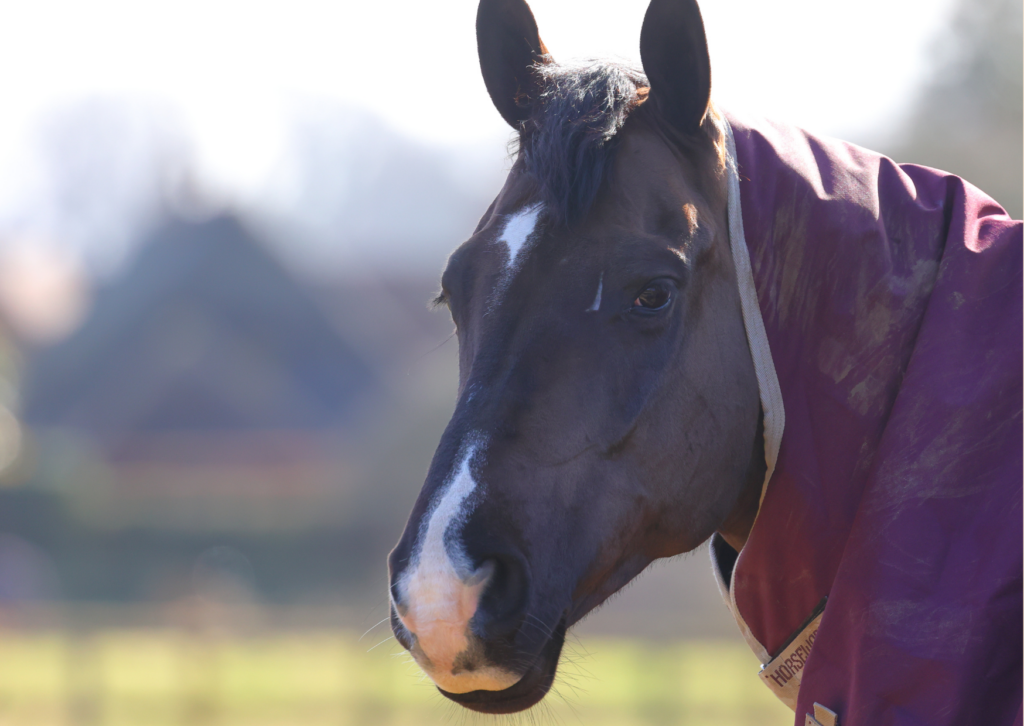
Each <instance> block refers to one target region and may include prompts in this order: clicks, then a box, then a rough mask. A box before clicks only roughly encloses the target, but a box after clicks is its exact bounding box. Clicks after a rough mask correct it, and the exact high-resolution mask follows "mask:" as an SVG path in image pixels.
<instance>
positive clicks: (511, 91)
mask: <svg viewBox="0 0 1024 726" xmlns="http://www.w3.org/2000/svg"><path fill="white" fill-rule="evenodd" d="M476 44H477V51H478V53H479V55H480V70H481V71H483V75H484V84H485V85H486V86H487V92H488V93H489V94H491V100H492V101H494V105H495V106H496V107H497V109H498V113H500V114H501V116H502V118H504V119H505V121H507V122H508V123H509V125H510V126H512V127H513V128H515V129H518V128H519V125H520V124H521V123H522V122H523V121H525V120H526V119H527V118H528V117H529V115H530V106H531V104H532V103H533V102H534V101H536V99H537V93H538V90H539V84H538V80H537V78H536V74H535V73H534V71H533V69H532V66H533V64H534V63H538V62H541V63H543V62H546V60H547V59H546V58H545V56H546V55H547V52H548V49H547V48H545V47H544V43H543V42H542V41H541V39H540V35H539V34H538V33H537V21H535V20H534V19H533V13H532V12H530V6H529V5H527V4H526V2H525V1H524V0H480V7H479V8H478V9H477V13H476Z"/></svg>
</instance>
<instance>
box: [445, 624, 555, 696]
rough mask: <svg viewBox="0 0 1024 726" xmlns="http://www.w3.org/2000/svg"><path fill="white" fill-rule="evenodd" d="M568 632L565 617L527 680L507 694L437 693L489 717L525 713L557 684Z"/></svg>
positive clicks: (508, 690) (537, 659)
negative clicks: (555, 682)
mask: <svg viewBox="0 0 1024 726" xmlns="http://www.w3.org/2000/svg"><path fill="white" fill-rule="evenodd" d="M565 631H566V618H565V616H563V617H562V619H561V620H560V621H559V622H558V626H557V627H556V628H555V631H554V633H552V635H551V637H550V638H549V639H548V641H547V643H545V644H544V647H543V648H542V649H541V652H540V654H539V655H538V656H537V658H536V660H535V661H534V663H533V664H532V665H531V666H530V667H529V668H528V669H527V671H526V673H524V674H523V677H522V678H520V679H519V680H518V681H516V683H515V685H512V686H509V687H508V688H506V689H505V690H503V691H469V692H468V693H449V692H448V691H445V690H443V689H441V688H438V689H437V690H439V691H441V693H442V694H443V695H444V696H445V697H446V698H449V699H451V700H452V701H454V702H455V703H457V704H459V705H460V706H463V707H465V708H468V709H469V710H471V711H478V712H480V713H489V714H503V713H517V712H519V711H525V710H526V709H528V708H530V707H531V706H533V705H535V704H537V703H538V702H539V701H540V700H541V699H542V698H544V696H546V695H547V693H548V691H549V690H551V684H552V683H554V681H555V671H557V670H558V658H559V656H560V655H561V654H562V646H563V645H564V644H565Z"/></svg>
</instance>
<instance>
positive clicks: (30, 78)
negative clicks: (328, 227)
mask: <svg viewBox="0 0 1024 726" xmlns="http://www.w3.org/2000/svg"><path fill="white" fill-rule="evenodd" d="M646 4H647V3H646V0H535V2H533V3H532V6H533V9H534V14H535V15H536V17H537V20H538V24H539V26H540V32H541V36H542V37H543V38H544V40H545V42H546V44H547V45H548V47H549V49H550V50H551V52H552V54H553V55H554V56H555V57H556V59H557V58H567V59H568V58H580V57H595V56H616V57H619V58H625V59H631V60H634V61H637V62H639V50H638V45H639V35H640V26H641V22H642V19H643V13H644V10H645V8H646ZM475 6H476V2H475V0H444V2H425V1H424V0H393V1H392V2H369V1H363V2H353V1H352V0H343V1H340V2H339V1H337V0H336V1H335V2H314V1H311V0H305V1H304V0H287V1H286V2H285V1H281V0H276V1H262V2H257V1H254V0H249V1H247V2H232V1H228V0H174V1H173V2H155V1H147V2H139V1H138V0H132V1H130V2H113V1H109V0H108V1H99V2H83V1H82V0H74V1H72V2H52V1H51V2H47V1H45V0H32V2H5V3H2V4H0V68H3V69H4V72H3V73H2V74H0V107H2V108H3V109H4V111H3V113H2V114H0V177H2V176H4V175H5V164H6V170H7V171H8V172H9V171H10V168H11V164H12V163H13V159H15V158H16V157H17V156H18V152H19V150H20V149H23V148H24V146H25V144H26V140H27V139H28V138H30V134H31V130H32V128H33V124H34V123H36V120H37V119H38V118H39V117H40V115H41V114H42V113H44V112H45V111H46V110H47V109H50V108H53V107H55V106H59V105H63V104H66V103H68V102H69V101H72V100H75V99H78V98H81V97H86V96H90V95H95V94H102V95H122V94H131V95H136V96H142V97H145V98H148V99H153V100H157V101H160V102H162V103H166V104H168V106H169V107H170V108H174V109H176V111H177V113H179V114H180V116H181V118H182V120H183V121H184V122H185V123H186V125H187V129H188V131H189V133H190V134H191V135H193V137H194V140H195V141H196V143H197V148H198V151H199V163H200V164H201V167H202V170H203V172H204V173H205V174H208V175H210V176H211V177H212V178H213V179H215V180H217V182H218V183H220V184H224V185H226V186H227V188H230V189H233V190H235V191H236V192H238V193H240V194H241V196H242V197H245V196H246V194H247V193H249V192H252V191H254V190H257V189H259V188H260V187H261V186H262V185H263V184H264V183H265V182H266V178H267V176H268V175H269V174H270V173H271V172H272V170H273V169H274V168H275V165H276V164H277V161H278V159H279V156H280V154H281V152H282V149H283V144H284V143H285V131H286V129H287V124H288V118H289V113H290V109H293V108H294V107H295V106H296V104H299V103H302V102H307V101H308V100H310V99H329V100H336V101H342V102H348V103H353V104H358V105H360V106H364V107H366V108H368V109H370V110H372V111H373V112H374V113H376V114H378V115H379V116H380V117H382V118H383V119H384V120H385V122H386V123H388V124H390V125H392V126H393V127H396V128H398V129H399V130H401V131H402V132H404V133H406V134H408V135H411V136H414V137H417V138H419V139H422V140H424V141H428V142H435V143H441V144H466V143H481V142H489V141H491V140H496V141H500V142H501V143H504V140H505V139H506V138H507V135H508V134H507V129H506V128H505V127H504V125H503V122H502V121H501V119H500V118H499V117H498V115H497V113H496V112H495V111H494V110H493V108H492V107H491V105H490V102H489V99H488V98H487V95H486V92H485V91H484V87H483V83H482V81H481V80H480V77H479V69H478V66H477V61H476V48H475V39H474V19H475V12H476V7H475ZM950 6H951V2H950V0H858V2H855V3H854V2H833V1H830V0H775V1H774V2H764V0H706V1H705V2H704V3H703V6H702V9H703V13H704V20H705V25H706V27H707V31H708V35H709V44H710V49H711V60H712V68H713V78H714V86H713V95H714V97H715V98H716V100H717V101H718V102H719V103H720V104H722V105H725V106H727V107H729V108H733V109H744V110H754V111H758V112H761V113H763V114H765V115H771V116H777V117H782V118H787V119H789V120H793V121H796V122H798V123H800V124H802V125H804V126H806V127H808V128H811V129H813V130H816V131H819V132H821V133H828V134H832V135H839V136H842V135H850V134H853V135H857V134H858V133H863V130H865V129H874V128H879V127H883V126H884V125H885V124H887V123H888V122H889V121H890V120H892V119H894V118H895V117H897V116H898V114H899V113H900V110H901V109H902V108H904V107H905V102H906V98H907V95H908V93H910V91H911V89H912V88H913V87H914V86H915V83H917V82H919V80H920V79H921V78H923V77H926V76H927V70H928V69H927V65H926V63H927V60H928V57H927V53H926V51H927V49H928V44H929V42H930V40H931V39H932V38H933V37H934V35H935V34H936V32H937V31H938V30H939V29H940V28H941V27H942V25H943V24H944V22H945V20H946V18H947V16H948V14H949V11H950ZM495 148H496V150H498V149H500V146H498V145H497V144H496V145H495ZM496 153H501V152H500V151H496ZM8 176H9V174H8ZM0 187H2V184H0Z"/></svg>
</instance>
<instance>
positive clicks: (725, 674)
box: [0, 629, 793, 726]
mask: <svg viewBox="0 0 1024 726" xmlns="http://www.w3.org/2000/svg"><path fill="white" fill-rule="evenodd" d="M383 637H384V636H383V635H382V636H378V638H383ZM374 643H375V641H374V640H373V639H372V638H370V637H369V636H367V638H366V639H364V640H362V641H360V640H359V639H358V638H357V636H356V635H353V634H350V633H344V632H341V633H339V632H336V631H329V632H315V631H314V632H308V631H306V632H270V633H260V634H250V635H246V636H240V635H231V636H228V635H223V634H222V635H216V634H201V633H197V632H193V633H188V632H183V631H180V630H157V629H148V630H128V629H123V630H102V631H97V632H92V633H88V634H79V635H71V634H69V633H67V632H17V631H15V632H3V631H0V726H65V725H67V726H79V725H81V726H87V725H89V726H172V725H178V724H181V725H184V724H187V725H188V726H204V725H209V726H214V725H216V726H220V725H223V726H286V725H287V726H292V725H296V726H298V725H299V724H301V725H302V726H320V725H321V724H323V725H325V726H326V725H327V724H330V725H331V726H350V725H351V726H363V725H364V724H366V725H369V724H373V725H375V726H376V725H378V724H380V725H382V726H412V725H416V726H421V725H422V726H430V725H431V724H451V725H452V726H459V725H462V724H466V725H467V726H469V725H471V724H477V723H480V724H483V723H486V724H501V723H509V724H513V723H521V724H524V725H525V724H536V725H537V726H541V725H547V724H563V725H565V726H572V725H574V724H585V725H586V726H604V725H605V724H607V725H608V726H612V725H613V724H614V726H633V725H636V726H641V725H645V726H646V725H653V724H687V725H693V726H702V725H703V724H707V725H708V726H710V725H711V724H714V725H715V726H725V725H727V724H731V725H736V726H739V725H744V726H745V725H746V724H751V725H753V724H757V725H758V726H771V725H772V724H779V725H780V726H781V725H782V724H787V723H792V722H793V715H792V713H791V712H790V711H789V710H788V709H787V708H785V707H784V706H782V705H781V704H780V703H779V702H778V701H776V700H775V697H774V696H772V695H771V694H770V693H769V692H768V690H767V689H766V688H765V687H764V686H763V685H762V684H761V683H760V682H759V680H758V678H757V663H756V662H755V659H754V657H753V656H752V655H751V654H750V652H749V651H748V650H747V649H746V647H745V646H744V645H743V644H742V643H736V642H716V641H707V642H693V641H689V642H679V643H669V644H663V645H652V644H650V643H645V642H641V641H632V640H622V639H618V640H616V639H606V640H589V639H588V640H587V642H586V643H578V642H576V643H570V644H568V645H567V654H566V656H565V658H564V660H563V665H562V668H561V675H560V677H559V681H558V685H557V687H556V689H555V690H554V691H553V692H552V693H551V694H549V696H548V697H547V698H546V699H545V700H544V701H543V702H542V703H541V704H540V705H539V706H538V707H536V708H534V709H532V710H531V711H529V712H527V713H526V714H523V715H520V716H518V717H506V718H500V719H495V718H494V717H480V716H475V715H473V714H470V713H468V712H466V711H463V710H462V709H459V708H457V707H455V706H454V705H453V704H451V703H450V702H448V701H446V700H445V699H443V698H442V697H441V696H440V695H439V694H438V693H437V692H436V691H435V690H434V688H433V687H432V686H431V685H430V684H429V682H427V681H425V680H424V679H423V678H422V675H421V674H420V672H419V671H418V670H417V668H416V666H415V665H414V664H412V663H410V662H409V660H408V657H407V656H406V655H405V654H404V653H402V652H401V649H400V648H399V647H398V646H396V645H395V644H394V642H393V641H385V642H383V643H382V644H381V645H379V646H378V647H373V646H374Z"/></svg>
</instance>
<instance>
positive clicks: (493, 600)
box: [389, 0, 764, 713]
mask: <svg viewBox="0 0 1024 726" xmlns="http://www.w3.org/2000/svg"><path fill="white" fill-rule="evenodd" d="M477 37H478V44H479V54H480V63H481V68H482V71H483V76H484V80H485V83H486V86H487V89H488V92H489V93H490V95H491V98H492V100H493V101H494V104H495V106H496V107H497V109H498V111H499V112H500V113H501V115H502V116H503V117H504V118H505V120H506V121H507V122H508V123H509V124H510V125H512V127H513V128H514V129H515V130H516V131H517V132H518V137H519V147H518V153H517V156H516V160H515V162H514V165H513V166H512V169H511V171H510V173H509V175H508V179H507V181H506V182H505V185H504V187H503V188H502V189H501V191H500V193H499V194H498V196H497V198H496V199H495V200H494V202H493V203H492V204H491V207H490V208H489V209H488V210H487V211H486V213H485V214H484V216H483V218H482V219H481V221H480V223H479V226H478V227H477V229H476V231H475V232H474V233H473V235H472V236H471V237H470V238H469V239H468V240H467V241H466V242H465V243H464V244H462V245H461V246H460V247H459V248H458V249H457V250H456V251H455V252H454V253H453V254H452V255H451V257H450V259H449V261H448V266H447V268H446V270H445V272H444V275H443V277H442V292H441V295H440V297H439V302H440V303H441V304H443V305H446V306H447V307H448V308H449V309H450V311H451V315H452V318H453V320H454V321H455V325H456V328H457V331H458V340H459V394H458V402H457V405H456V408H455V412H454V414H453V415H452V418H451V421H450V422H449V424H448V426H447V428H446V430H445V432H444V435H443V436H442V438H441V441H440V444H439V446H438V448H437V452H436V454H435V455H434V458H433V462H432V463H431V466H430V469H429V472H428V475H427V478H426V482H425V484H424V485H423V489H422V491H421V492H420V495H419V498H418V499H417V501H416V503H415V506H414V507H413V511H412V514H411V516H410V519H409V522H408V525H407V526H406V529H405V532H404V534H403V536H402V538H401V540H400V542H399V543H398V545H397V546H396V547H395V549H394V551H393V552H392V553H391V556H390V559H389V567H390V575H391V579H390V590H391V621H392V628H393V630H394V632H395V635H396V637H397V639H398V641H399V642H400V643H401V644H402V645H403V646H405V647H406V648H407V649H408V650H409V651H410V652H411V653H412V655H413V657H414V658H415V660H416V661H417V663H418V664H419V665H420V666H421V667H422V668H423V670H424V671H425V672H426V673H427V675H428V676H430V678H431V679H432V680H433V681H434V683H435V684H436V685H437V687H438V688H439V689H440V690H441V691H442V692H443V693H444V694H445V695H446V696H447V697H449V698H450V699H452V700H453V701H455V702H457V703H460V704H462V705H464V706H466V707H468V708H471V709H474V710H478V711H483V712H488V713H507V712H513V711H519V710H522V709H525V708H528V707H529V706H532V705H533V704H534V703H536V702H537V701H539V700H540V699H541V698H542V697H543V696H544V695H545V693H546V692H547V691H548V689H549V688H550V686H551V684H552V682H553V679H554V676H555V671H556V668H557V664H558V659H559V655H560V652H561V648H562V644H563V640H564V637H565V633H566V629H567V628H569V627H571V626H572V625H573V624H574V623H576V622H577V621H579V620H580V619H581V618H582V617H584V616H585V615H586V614H587V613H588V612H590V611H591V610H593V609H594V608H596V607H597V606H599V605H600V604H601V603H602V602H604V601H605V599H607V598H608V597H609V596H610V595H611V594H613V593H614V592H616V591H617V590H618V589H619V588H621V587H622V586H623V585H625V584H626V583H627V582H629V581H630V580H631V579H632V578H633V577H635V576H636V575H638V574H639V573H640V572H641V571H642V570H643V569H644V568H645V567H647V565H649V564H650V563H651V562H652V561H654V560H655V559H657V558H661V557H669V556H673V555H676V554H679V553H683V552H687V551H689V550H692V549H694V548H696V547H698V546H699V545H700V544H701V543H703V542H704V541H705V540H707V539H708V538H709V537H710V536H711V535H712V534H713V533H714V532H715V531H719V532H721V533H722V535H723V537H725V538H726V540H727V541H729V542H730V543H732V544H733V545H734V546H735V547H737V548H739V547H741V546H742V543H743V540H744V539H745V537H746V533H747V532H749V529H750V525H751V524H752V521H753V517H754V515H755V514H756V510H757V500H758V494H759V492H760V485H761V481H762V480H763V476H764V456H763V447H762V443H761V436H760V425H761V424H760V420H759V416H760V404H759V398H758V387H757V379H756V377H755V373H754V368H753V364H752V361H751V356H750V352H749V348H748V345H747V340H746V336H745V332H744V327H743V319H742V314H741V307H740V299H739V293H738V289H737V281H736V272H735V269H734V266H733V261H732V257H731V254H730V248H729V237H728V228H727V213H726V208H727V193H726V181H725V179H726V175H725V164H726V159H727V156H726V151H725V145H726V142H725V133H724V130H723V127H722V123H721V121H720V119H719V116H718V114H717V112H716V111H715V109H714V107H713V106H712V105H711V102H710V89H711V71H710V64H709V60H708V51H707V43H706V40H705V36H704V27H703V23H702V20H701V17H700V11H699V10H698V8H697V5H696V3H695V2H694V1H693V0H653V2H652V3H651V5H650V7H649V8H648V11H647V15H646V18H645V20H644V25H643V30H642V33H641V39H640V40H641V57H642V61H643V72H642V73H641V72H639V71H636V70H632V69H630V68H627V67H623V66H617V65H611V64H603V65H602V64H590V65H560V64H558V63H556V62H555V61H554V60H553V59H552V57H551V55H550V54H549V53H548V51H547V48H546V47H545V46H544V44H543V43H542V42H541V39H540V36H539V34H538V31H537V26H536V23H535V22H534V18H533V15H532V13H531V12H530V9H529V7H528V6H527V5H526V3H525V2H523V0H482V2H481V4H480V8H479V12H478V15H477Z"/></svg>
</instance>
